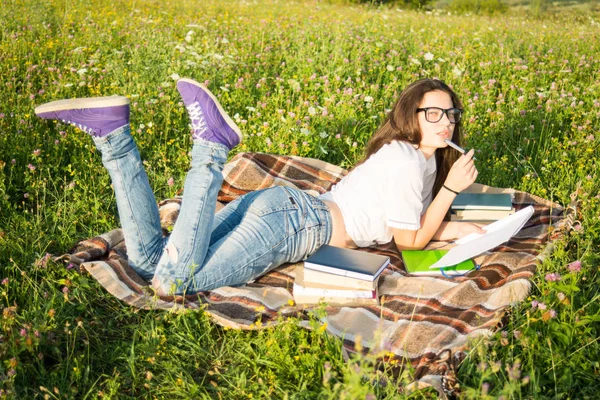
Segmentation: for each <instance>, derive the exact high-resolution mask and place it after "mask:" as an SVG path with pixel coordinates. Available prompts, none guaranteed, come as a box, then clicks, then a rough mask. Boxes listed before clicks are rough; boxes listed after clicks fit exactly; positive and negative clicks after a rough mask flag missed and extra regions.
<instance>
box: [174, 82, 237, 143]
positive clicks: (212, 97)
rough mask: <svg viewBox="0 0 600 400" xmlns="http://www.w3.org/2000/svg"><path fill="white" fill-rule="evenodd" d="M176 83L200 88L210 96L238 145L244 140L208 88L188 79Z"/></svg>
mask: <svg viewBox="0 0 600 400" xmlns="http://www.w3.org/2000/svg"><path fill="white" fill-rule="evenodd" d="M177 82H187V83H191V84H192V85H194V86H198V87H200V88H202V90H204V91H205V92H206V94H208V95H209V96H210V98H211V99H212V100H213V101H214V102H215V104H216V105H217V109H218V110H219V112H220V113H221V115H222V116H223V118H224V119H225V122H227V125H229V127H230V128H231V129H233V131H234V132H235V133H236V134H237V135H238V137H239V138H240V143H242V140H243V138H244V135H243V134H242V131H241V130H240V128H239V127H238V126H237V124H236V123H235V122H234V121H233V120H232V119H231V117H230V116H229V114H227V113H226V112H225V110H224V109H223V107H222V106H221V103H219V100H217V98H216V97H215V95H214V94H212V92H211V91H210V90H208V88H207V87H206V86H204V85H203V84H201V83H200V82H197V81H195V80H193V79H189V78H182V79H179V80H178V81H177Z"/></svg>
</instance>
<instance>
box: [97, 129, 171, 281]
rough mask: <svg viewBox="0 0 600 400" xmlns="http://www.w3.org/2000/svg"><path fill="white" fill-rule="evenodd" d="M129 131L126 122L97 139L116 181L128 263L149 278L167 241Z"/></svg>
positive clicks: (105, 163) (109, 171)
mask: <svg viewBox="0 0 600 400" xmlns="http://www.w3.org/2000/svg"><path fill="white" fill-rule="evenodd" d="M129 130H130V128H129V125H125V126H123V127H121V128H118V129H116V130H115V131H113V132H111V133H110V134H108V135H106V136H104V137H94V142H95V144H96V147H97V148H98V150H100V152H101V153H102V163H103V164H104V166H105V167H106V169H107V170H108V173H109V175H110V177H111V180H112V183H113V187H114V191H115V197H116V200H117V208H118V210H119V217H120V220H121V226H122V228H123V236H124V237H125V244H126V245H127V254H128V257H129V263H130V265H131V266H132V267H133V268H134V269H135V271H136V272H137V273H138V274H139V275H140V276H141V277H142V278H144V279H146V280H150V279H151V278H152V277H153V276H154V272H155V269H156V265H157V263H158V260H159V258H160V255H161V253H162V251H163V244H164V241H163V235H162V230H161V227H160V217H159V214H158V206H157V205H156V199H155V197H154V193H153V192H152V189H151V188H150V184H149V182H148V177H147V175H146V172H145V171H144V167H143V165H142V162H141V160H140V154H139V152H138V149H137V146H136V145H135V142H134V140H133V138H132V137H131V135H130V132H129Z"/></svg>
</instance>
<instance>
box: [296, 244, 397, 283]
mask: <svg viewBox="0 0 600 400" xmlns="http://www.w3.org/2000/svg"><path fill="white" fill-rule="evenodd" d="M389 263H390V258H389V257H386V256H382V255H380V254H373V253H367V252H365V251H360V250H352V249H344V248H341V247H335V246H329V245H324V246H322V247H321V248H320V249H319V250H317V251H316V252H315V253H314V254H313V255H311V256H310V257H308V258H307V259H306V260H305V261H304V268H306V269H312V270H317V271H322V272H327V273H329V274H334V275H341V276H347V277H350V278H355V279H363V280H366V281H371V282H372V281H374V280H375V279H377V277H378V276H379V275H380V274H381V272H382V271H383V270H384V269H385V267H387V266H388V264H389Z"/></svg>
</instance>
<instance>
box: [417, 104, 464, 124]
mask: <svg viewBox="0 0 600 400" xmlns="http://www.w3.org/2000/svg"><path fill="white" fill-rule="evenodd" d="M421 111H423V112H425V119H426V120H427V122H431V123H433V124H435V123H436V122H440V121H441V119H442V117H443V116H444V114H446V116H447V117H448V120H449V121H450V123H452V124H456V123H458V122H459V121H460V117H461V116H462V112H463V110H461V109H460V108H447V109H443V108H439V107H425V108H417V112H421Z"/></svg>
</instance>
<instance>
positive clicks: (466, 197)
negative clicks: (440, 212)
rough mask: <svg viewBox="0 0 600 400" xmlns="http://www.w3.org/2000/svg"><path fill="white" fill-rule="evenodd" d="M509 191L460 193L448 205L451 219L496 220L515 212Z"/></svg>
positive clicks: (471, 220)
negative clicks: (450, 204)
mask: <svg viewBox="0 0 600 400" xmlns="http://www.w3.org/2000/svg"><path fill="white" fill-rule="evenodd" d="M512 200H513V199H512V195H511V194H509V193H460V194H459V195H458V196H456V198H455V199H454V201H453V202H452V206H451V207H450V220H451V221H470V222H489V221H497V220H499V219H502V218H504V217H507V216H509V215H511V214H514V213H515V208H514V207H513V205H512Z"/></svg>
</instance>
